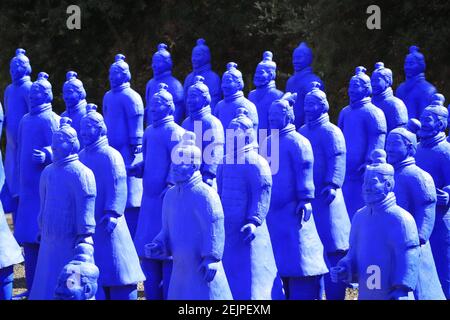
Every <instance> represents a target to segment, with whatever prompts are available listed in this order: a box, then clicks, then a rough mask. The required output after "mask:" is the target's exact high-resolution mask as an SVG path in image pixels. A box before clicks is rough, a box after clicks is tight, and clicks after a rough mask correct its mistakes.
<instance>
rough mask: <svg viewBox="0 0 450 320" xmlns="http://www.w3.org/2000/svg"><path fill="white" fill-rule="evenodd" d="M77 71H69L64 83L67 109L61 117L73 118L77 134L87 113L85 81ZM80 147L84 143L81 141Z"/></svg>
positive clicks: (73, 125)
mask: <svg viewBox="0 0 450 320" xmlns="http://www.w3.org/2000/svg"><path fill="white" fill-rule="evenodd" d="M77 77H78V74H77V73H76V72H75V71H69V72H67V74H66V82H65V83H64V85H63V99H64V102H65V104H66V111H64V112H63V113H62V114H61V117H69V118H70V119H72V127H73V128H74V129H75V131H76V132H77V134H78V135H79V134H80V121H81V118H83V116H84V115H85V114H86V105H87V102H86V90H84V87H83V82H81V81H80V80H79V79H78V78H77ZM80 146H81V147H80V148H81V149H82V148H83V146H84V144H83V141H80Z"/></svg>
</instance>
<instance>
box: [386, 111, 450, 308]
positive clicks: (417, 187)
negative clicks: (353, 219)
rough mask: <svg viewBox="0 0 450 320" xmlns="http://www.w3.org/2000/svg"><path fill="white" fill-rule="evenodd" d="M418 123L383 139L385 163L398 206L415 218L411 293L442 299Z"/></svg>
mask: <svg viewBox="0 0 450 320" xmlns="http://www.w3.org/2000/svg"><path fill="white" fill-rule="evenodd" d="M419 128H420V122H418V120H416V119H411V120H410V122H409V123H408V127H407V128H396V129H394V130H392V131H391V132H390V133H389V134H388V137H387V140H386V152H387V160H388V162H389V163H390V164H391V165H392V166H393V167H394V170H395V175H394V179H395V187H394V192H395V194H396V197H397V203H398V205H399V206H400V207H402V208H403V209H405V210H407V211H408V212H410V213H411V214H412V215H413V216H414V220H415V221H416V225H417V229H418V233H419V241H420V262H419V263H420V265H419V278H418V280H417V286H416V289H415V290H414V297H415V298H416V299H417V300H439V299H445V296H444V292H443V291H442V287H441V284H440V282H439V278H438V275H437V271H436V266H435V264H434V259H433V254H432V252H431V246H430V241H429V239H430V236H431V232H432V231H433V227H434V221H435V215H436V189H435V186H434V181H433V178H432V177H431V176H430V175H429V174H428V173H427V172H426V171H424V170H422V169H421V168H419V167H418V166H417V165H416V161H415V159H414V156H415V154H416V150H417V138H416V131H417V130H418V129H419Z"/></svg>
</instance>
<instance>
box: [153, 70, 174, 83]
mask: <svg viewBox="0 0 450 320" xmlns="http://www.w3.org/2000/svg"><path fill="white" fill-rule="evenodd" d="M171 75H172V70H167V71H164V72H161V73H158V74H156V73H153V77H154V78H155V80H157V81H160V80H161V79H164V78H167V77H170V76H171Z"/></svg>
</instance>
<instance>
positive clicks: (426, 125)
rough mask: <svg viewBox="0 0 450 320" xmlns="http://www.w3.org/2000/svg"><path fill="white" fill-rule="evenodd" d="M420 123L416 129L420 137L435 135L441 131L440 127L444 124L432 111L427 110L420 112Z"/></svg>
mask: <svg viewBox="0 0 450 320" xmlns="http://www.w3.org/2000/svg"><path fill="white" fill-rule="evenodd" d="M420 124H421V128H420V129H419V131H418V135H419V137H421V138H432V137H434V136H436V135H437V134H438V133H439V132H441V131H442V127H443V126H444V125H443V123H442V121H440V120H439V119H438V117H437V116H436V115H435V114H434V113H432V112H430V111H428V110H424V111H423V112H422V115H421V116H420Z"/></svg>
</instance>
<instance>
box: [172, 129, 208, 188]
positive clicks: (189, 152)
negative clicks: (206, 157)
mask: <svg viewBox="0 0 450 320" xmlns="http://www.w3.org/2000/svg"><path fill="white" fill-rule="evenodd" d="M195 138H196V137H195V133H193V132H191V131H186V132H185V133H184V135H183V137H182V139H181V141H180V143H179V144H178V145H177V146H176V148H175V150H174V152H175V153H176V159H177V161H173V162H172V169H171V170H172V174H173V179H174V181H175V183H181V182H185V181H187V180H189V179H190V178H191V177H192V176H193V174H194V173H195V172H196V171H198V170H199V169H200V165H201V163H202V153H201V151H200V149H199V148H198V147H197V146H196V145H195Z"/></svg>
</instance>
